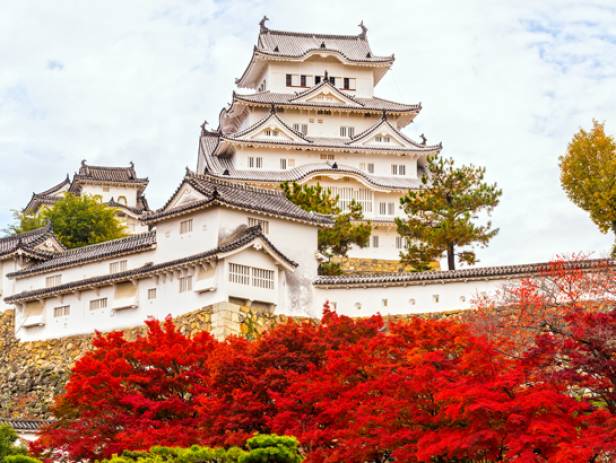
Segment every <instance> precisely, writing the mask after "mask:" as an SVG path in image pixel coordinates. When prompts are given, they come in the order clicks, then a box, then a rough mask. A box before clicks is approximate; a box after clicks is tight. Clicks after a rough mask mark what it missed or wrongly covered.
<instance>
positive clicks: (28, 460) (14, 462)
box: [2, 455, 42, 463]
mask: <svg viewBox="0 0 616 463" xmlns="http://www.w3.org/2000/svg"><path fill="white" fill-rule="evenodd" d="M2 463H42V462H41V460H39V459H37V458H33V457H29V456H28V455H8V456H6V457H4V460H3V461H2Z"/></svg>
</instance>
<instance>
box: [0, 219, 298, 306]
mask: <svg viewBox="0 0 616 463" xmlns="http://www.w3.org/2000/svg"><path fill="white" fill-rule="evenodd" d="M258 238H259V239H261V240H262V241H263V243H264V244H265V246H266V247H267V248H268V250H269V251H270V252H271V253H272V254H274V255H276V256H277V257H278V258H279V259H281V260H282V261H284V262H285V263H286V264H287V265H288V266H289V267H297V263H295V262H294V261H293V260H291V259H289V258H288V257H287V256H285V255H284V254H283V253H282V252H281V251H280V250H279V249H278V248H276V247H275V246H274V245H273V244H272V242H271V241H269V240H268V239H267V237H266V236H265V235H264V234H263V233H262V232H261V227H260V226H258V225H257V226H254V227H243V228H242V229H240V230H238V232H237V233H236V234H234V235H233V236H232V237H230V238H228V239H227V240H226V241H224V242H222V243H220V244H219V246H218V247H217V248H215V249H211V250H209V251H205V252H201V253H198V254H193V255H191V256H187V257H183V258H181V259H175V260H171V261H167V262H163V263H160V264H152V263H148V264H146V265H143V266H141V267H139V268H136V269H131V270H127V271H124V272H119V273H112V274H108V275H101V276H97V277H93V278H87V279H84V280H78V281H73V282H70V283H65V284H61V285H58V286H53V287H50V288H40V289H35V290H30V291H24V292H21V293H19V294H15V295H13V296H10V297H7V298H6V299H5V302H7V303H9V304H12V303H15V302H23V301H27V300H31V299H35V298H40V297H51V296H52V295H54V296H55V295H59V294H67V293H70V292H73V291H76V290H79V289H81V288H92V287H97V286H104V285H109V284H112V283H118V282H121V281H127V280H131V279H135V278H146V277H148V276H151V275H154V274H156V273H158V272H160V271H163V270H169V269H170V268H176V267H182V266H185V265H186V264H194V263H196V262H202V261H205V260H211V259H216V258H219V257H224V255H225V254H227V253H229V252H232V251H235V250H237V249H240V248H242V247H243V246H245V245H247V244H249V243H251V242H252V241H254V240H256V239H258Z"/></svg>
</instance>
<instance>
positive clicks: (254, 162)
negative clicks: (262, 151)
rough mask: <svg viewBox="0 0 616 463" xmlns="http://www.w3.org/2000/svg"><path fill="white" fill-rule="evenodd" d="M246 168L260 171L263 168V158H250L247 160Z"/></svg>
mask: <svg viewBox="0 0 616 463" xmlns="http://www.w3.org/2000/svg"><path fill="white" fill-rule="evenodd" d="M248 167H250V168H251V169H261V168H262V167H263V158H262V157H254V156H250V157H249V158H248Z"/></svg>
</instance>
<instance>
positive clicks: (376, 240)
mask: <svg viewBox="0 0 616 463" xmlns="http://www.w3.org/2000/svg"><path fill="white" fill-rule="evenodd" d="M372 247H373V248H378V247H379V235H372Z"/></svg>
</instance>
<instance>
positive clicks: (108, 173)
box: [71, 161, 148, 190]
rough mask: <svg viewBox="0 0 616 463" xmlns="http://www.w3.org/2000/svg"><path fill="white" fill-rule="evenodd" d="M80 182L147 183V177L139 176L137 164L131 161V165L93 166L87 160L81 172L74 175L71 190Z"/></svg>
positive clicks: (82, 163) (80, 169) (82, 164)
mask: <svg viewBox="0 0 616 463" xmlns="http://www.w3.org/2000/svg"><path fill="white" fill-rule="evenodd" d="M80 182H103V183H136V184H141V185H147V184H148V179H147V178H139V177H137V173H136V172H135V166H134V164H133V163H132V162H131V163H130V166H129V167H106V166H91V165H88V164H86V162H85V161H82V162H81V167H80V168H79V172H77V173H76V174H75V175H74V176H73V182H72V184H71V190H75V189H76V188H77V186H76V185H77V184H79V183H80Z"/></svg>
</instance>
